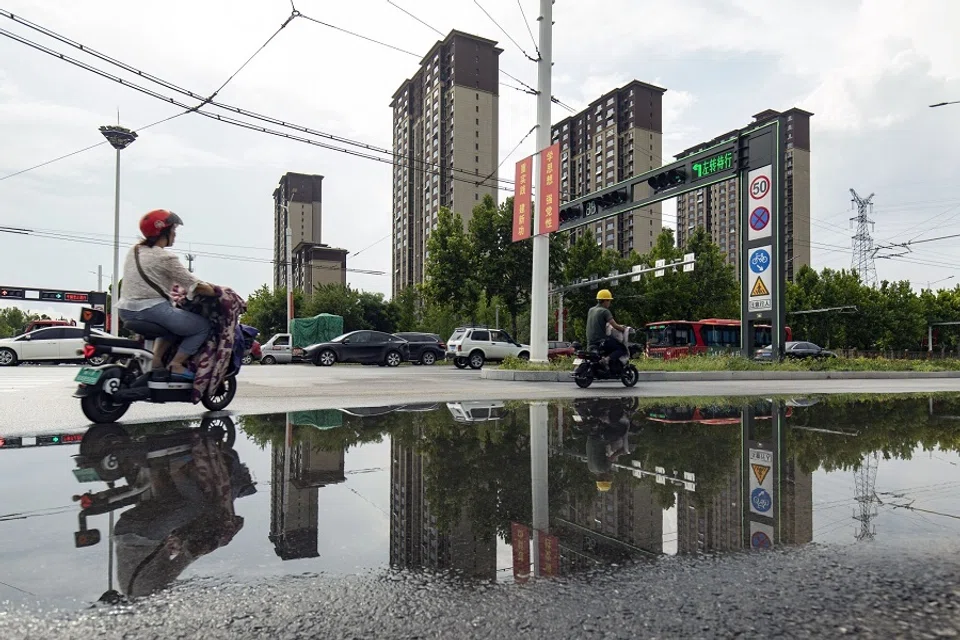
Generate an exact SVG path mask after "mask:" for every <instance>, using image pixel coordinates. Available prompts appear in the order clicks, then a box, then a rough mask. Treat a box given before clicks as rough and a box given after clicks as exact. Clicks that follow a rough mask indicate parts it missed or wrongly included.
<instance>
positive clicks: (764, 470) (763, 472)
mask: <svg viewBox="0 0 960 640" xmlns="http://www.w3.org/2000/svg"><path fill="white" fill-rule="evenodd" d="M750 466H751V467H752V468H753V475H755V476H756V477H757V482H759V483H760V484H763V481H764V480H765V479H766V478H767V474H768V473H769V472H770V467H768V466H766V465H762V464H751V465H750Z"/></svg>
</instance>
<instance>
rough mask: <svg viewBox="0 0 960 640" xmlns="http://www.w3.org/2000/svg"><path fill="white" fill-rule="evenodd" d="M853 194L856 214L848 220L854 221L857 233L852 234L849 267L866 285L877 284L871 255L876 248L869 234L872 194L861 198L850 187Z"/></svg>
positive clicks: (875, 268) (875, 269)
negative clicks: (851, 251)
mask: <svg viewBox="0 0 960 640" xmlns="http://www.w3.org/2000/svg"><path fill="white" fill-rule="evenodd" d="M850 193H851V194H852V195H853V202H854V203H856V205H857V215H856V216H854V217H852V218H850V221H851V222H853V221H856V223H857V233H856V234H855V235H854V236H853V258H852V260H851V262H850V268H851V269H852V270H853V271H854V272H855V273H857V274H859V276H860V281H861V282H862V283H863V284H865V285H867V286H868V287H875V286H876V285H877V267H876V265H875V264H874V260H873V256H874V254H875V253H876V250H875V249H874V248H873V237H872V236H871V235H870V230H869V229H868V228H867V225H870V228H873V224H874V223H873V220H872V219H871V218H870V216H869V214H868V211H869V212H870V213H872V212H873V196H874V194H872V193H871V194H870V195H869V196H867V197H866V198H861V197H860V196H859V195H857V192H856V191H854V190H853V189H850Z"/></svg>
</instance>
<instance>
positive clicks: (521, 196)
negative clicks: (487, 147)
mask: <svg viewBox="0 0 960 640" xmlns="http://www.w3.org/2000/svg"><path fill="white" fill-rule="evenodd" d="M532 175H533V156H530V157H529V158H524V159H523V160H521V161H520V162H518V163H517V178H516V183H515V184H514V187H513V241H514V242H518V241H520V240H526V239H527V238H529V237H530V236H531V235H533V215H532V213H531V211H530V209H531V207H532V204H533V194H532V192H531V190H530V189H531V187H532V184H531V181H532V180H533V178H531V176H532Z"/></svg>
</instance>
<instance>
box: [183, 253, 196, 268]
mask: <svg viewBox="0 0 960 640" xmlns="http://www.w3.org/2000/svg"><path fill="white" fill-rule="evenodd" d="M186 258H187V271H189V272H190V273H193V261H194V260H196V259H197V257H196V256H195V255H193V254H192V253H188V254H187V255H186Z"/></svg>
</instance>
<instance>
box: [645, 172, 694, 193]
mask: <svg viewBox="0 0 960 640" xmlns="http://www.w3.org/2000/svg"><path fill="white" fill-rule="evenodd" d="M686 181H687V172H686V171H684V170H683V169H681V168H678V169H670V170H669V171H664V172H663V173H658V174H657V175H655V176H653V177H652V178H650V179H649V180H647V184H649V185H650V188H651V189H653V192H654V193H659V192H660V191H664V190H665V189H671V188H673V187H676V186H679V185H681V184H683V183H684V182H686Z"/></svg>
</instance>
